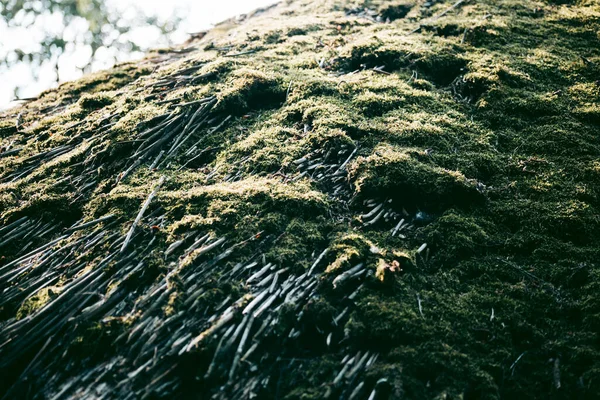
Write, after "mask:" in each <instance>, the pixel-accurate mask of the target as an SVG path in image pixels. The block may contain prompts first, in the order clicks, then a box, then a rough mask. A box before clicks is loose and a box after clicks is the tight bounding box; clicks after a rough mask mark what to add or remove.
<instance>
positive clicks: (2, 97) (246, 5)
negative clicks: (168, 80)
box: [0, 0, 277, 110]
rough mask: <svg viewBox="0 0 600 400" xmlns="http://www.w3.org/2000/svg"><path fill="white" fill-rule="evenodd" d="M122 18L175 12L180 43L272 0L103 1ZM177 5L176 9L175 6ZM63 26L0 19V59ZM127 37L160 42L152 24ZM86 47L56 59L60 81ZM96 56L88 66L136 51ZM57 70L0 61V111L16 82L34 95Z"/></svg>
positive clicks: (84, 56)
mask: <svg viewBox="0 0 600 400" xmlns="http://www.w3.org/2000/svg"><path fill="white" fill-rule="evenodd" d="M107 2H108V3H109V4H111V5H113V6H114V7H115V8H117V9H118V10H119V12H120V13H121V14H122V15H123V16H125V17H132V18H133V17H136V16H137V15H138V14H139V10H140V9H143V10H144V12H145V13H146V15H152V16H157V17H159V18H160V19H162V20H165V19H168V18H169V17H170V16H172V15H173V13H174V12H176V13H177V15H179V16H181V17H182V18H183V22H182V23H181V24H180V26H179V28H178V29H177V31H176V32H175V33H174V34H173V35H172V36H171V37H170V39H171V41H172V42H173V43H181V42H183V41H185V40H186V39H187V38H188V35H187V33H191V32H198V31H202V30H205V29H208V28H210V27H211V26H212V25H214V24H216V23H218V22H220V21H223V20H225V19H228V18H231V17H234V16H236V15H239V14H245V13H247V12H250V11H252V10H254V9H256V8H258V7H264V6H267V5H270V4H273V3H276V2H277V0H170V1H164V0H107ZM175 10H176V11H175ZM53 29H60V30H62V29H63V24H62V18H61V16H60V15H58V14H50V13H48V14H47V15H44V17H43V18H42V19H41V20H40V21H39V23H36V24H35V25H34V26H32V27H29V28H27V29H25V28H22V29H15V28H10V29H9V28H7V26H6V25H5V24H4V22H3V21H0V58H3V57H6V55H7V54H8V53H9V52H11V51H14V50H16V49H20V50H23V51H25V52H30V51H34V50H35V49H36V47H37V46H38V43H39V42H40V41H41V40H42V39H43V38H44V30H46V31H48V30H53ZM86 29H87V24H86V23H85V22H83V23H82V24H80V25H79V26H78V24H75V25H74V26H70V27H68V28H67V29H65V31H64V32H63V38H64V39H66V40H73V39H75V41H76V40H77V37H78V35H82V32H85V31H86ZM128 35H129V37H130V38H131V39H132V40H133V41H134V42H135V43H137V44H138V45H140V46H141V47H142V48H153V47H160V46H164V45H165V43H164V41H163V42H161V41H160V34H159V32H158V30H157V29H153V28H151V27H146V28H137V29H134V30H132V31H130V32H129V33H128ZM90 54H91V50H90V49H89V48H87V47H85V46H77V45H74V46H71V48H70V49H69V48H68V49H67V54H64V55H63V56H62V57H61V58H60V61H59V73H60V77H61V81H67V80H72V79H77V78H79V77H80V76H81V75H82V72H81V70H80V68H81V67H82V66H83V65H85V64H86V62H87V60H88V59H89V56H90ZM97 56H98V57H99V58H100V60H99V61H98V62H95V63H94V64H93V65H92V69H93V70H94V71H97V70H101V69H105V68H109V67H110V66H111V65H112V64H113V60H114V59H115V58H117V59H118V60H119V61H126V60H129V59H133V58H139V57H141V56H142V54H141V53H132V54H117V53H116V51H114V49H109V48H101V49H100V50H99V51H98V53H97ZM55 80H56V71H55V69H54V62H48V63H46V64H45V65H42V67H41V68H40V69H39V70H38V76H37V78H35V77H34V75H33V74H32V71H31V69H30V67H29V66H28V65H27V64H24V63H18V64H16V65H15V66H13V67H11V68H10V69H7V68H6V67H4V66H0V110H1V109H3V108H7V107H10V106H12V105H14V103H11V102H12V100H13V99H14V90H15V87H21V91H20V92H19V94H20V96H21V97H33V96H36V95H37V94H39V93H40V92H41V91H43V90H45V89H48V88H50V87H54V86H56V82H55Z"/></svg>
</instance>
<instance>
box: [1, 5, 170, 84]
mask: <svg viewBox="0 0 600 400" xmlns="http://www.w3.org/2000/svg"><path fill="white" fill-rule="evenodd" d="M137 11H139V12H135V13H134V14H135V17H134V18H129V17H127V16H125V15H124V13H123V12H122V10H118V9H117V8H116V7H114V6H112V5H111V4H110V2H109V1H104V0H3V1H2V2H0V16H1V18H2V20H3V22H5V23H6V25H7V27H8V29H9V30H10V29H11V28H26V29H31V28H33V29H39V28H41V30H42V31H43V34H44V36H43V40H42V41H40V42H39V46H37V47H35V49H34V50H32V51H26V50H24V49H10V48H9V49H8V51H7V52H6V53H5V54H3V55H1V54H0V57H4V58H0V66H3V65H4V66H6V67H8V68H11V67H14V66H15V65H17V64H19V63H25V64H29V66H30V67H31V68H32V70H33V75H34V76H35V75H36V69H38V68H39V67H40V66H41V65H42V64H44V63H45V62H49V61H50V62H53V63H54V66H55V69H56V71H57V77H56V80H57V81H59V80H60V79H61V77H60V76H59V73H58V70H59V68H58V62H59V59H60V56H61V55H63V54H65V53H67V52H69V51H80V50H81V49H84V48H85V51H86V52H89V53H90V57H89V61H88V62H87V64H85V65H83V66H81V69H82V72H83V73H87V72H90V70H91V66H92V63H93V62H94V61H96V60H97V58H98V50H99V49H102V48H107V49H110V50H111V51H112V53H113V58H114V60H113V61H115V62H116V61H117V59H116V57H117V56H116V55H123V54H130V53H132V52H135V51H143V50H146V49H144V48H143V47H142V46H140V44H139V43H136V42H135V41H134V40H132V38H131V37H128V36H127V35H125V34H127V33H128V32H130V31H132V30H134V29H136V28H140V27H147V26H151V27H154V28H156V29H158V30H159V31H160V33H161V34H162V35H163V36H164V37H165V38H166V39H167V41H168V34H169V33H172V32H173V31H174V30H175V29H176V27H177V25H178V23H179V22H180V20H181V19H180V18H179V17H176V16H174V15H173V16H170V17H169V18H168V19H166V20H161V19H160V18H159V17H158V16H152V15H148V14H147V13H145V12H143V10H142V9H138V10H137ZM57 17H58V18H57ZM55 20H60V21H61V23H62V26H59V27H57V26H55V25H54V24H53V21H55ZM48 21H52V22H51V23H50V24H49V23H48ZM0 23H2V21H1V20H0ZM85 26H87V30H85V29H84V28H82V27H85ZM68 29H71V30H75V32H76V34H75V35H74V34H73V33H72V31H71V32H70V33H68V34H65V33H66V32H67V30H68ZM82 30H83V32H82ZM90 50H91V51H90ZM15 92H17V90H15Z"/></svg>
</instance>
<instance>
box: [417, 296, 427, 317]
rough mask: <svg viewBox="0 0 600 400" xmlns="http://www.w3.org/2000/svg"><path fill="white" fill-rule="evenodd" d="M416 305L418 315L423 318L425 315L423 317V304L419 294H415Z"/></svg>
mask: <svg viewBox="0 0 600 400" xmlns="http://www.w3.org/2000/svg"><path fill="white" fill-rule="evenodd" d="M417 304H418V305H419V314H421V317H423V318H425V315H423V304H421V296H419V293H417Z"/></svg>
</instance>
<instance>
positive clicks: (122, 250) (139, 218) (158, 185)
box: [120, 175, 166, 253]
mask: <svg viewBox="0 0 600 400" xmlns="http://www.w3.org/2000/svg"><path fill="white" fill-rule="evenodd" d="M165 179H166V178H165V176H164V175H163V176H161V177H160V180H159V181H158V184H157V185H156V186H155V188H154V190H153V191H152V193H150V195H149V196H148V198H147V199H146V201H145V202H144V205H142V208H141V209H140V212H139V213H138V215H137V217H136V218H135V220H134V221H133V224H132V225H131V228H129V232H127V236H126V237H125V241H124V242H123V246H121V251H120V252H121V253H123V252H124V251H125V249H126V248H127V245H128V244H129V241H130V240H131V237H132V236H133V232H134V231H135V227H136V225H137V224H138V223H139V222H140V220H141V219H142V217H143V216H144V213H145V212H146V209H147V208H148V206H149V205H150V202H151V201H152V199H153V198H154V196H156V193H158V189H160V187H161V186H162V184H163V183H164V182H165Z"/></svg>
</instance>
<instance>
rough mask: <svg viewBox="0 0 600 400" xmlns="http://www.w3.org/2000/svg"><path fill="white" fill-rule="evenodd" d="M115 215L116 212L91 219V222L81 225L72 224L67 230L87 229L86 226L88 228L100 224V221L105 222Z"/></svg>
mask: <svg viewBox="0 0 600 400" xmlns="http://www.w3.org/2000/svg"><path fill="white" fill-rule="evenodd" d="M114 216H115V214H109V215H105V216H104V217H101V218H98V219H95V220H93V221H89V222H86V223H84V224H79V225H75V226H72V227H70V228H69V229H67V230H66V231H67V232H73V231H78V230H80V229H85V228H88V227H90V226H94V225H96V224H99V223H100V222H104V221H106V220H109V219H111V218H113V217H114Z"/></svg>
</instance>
